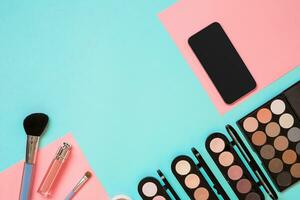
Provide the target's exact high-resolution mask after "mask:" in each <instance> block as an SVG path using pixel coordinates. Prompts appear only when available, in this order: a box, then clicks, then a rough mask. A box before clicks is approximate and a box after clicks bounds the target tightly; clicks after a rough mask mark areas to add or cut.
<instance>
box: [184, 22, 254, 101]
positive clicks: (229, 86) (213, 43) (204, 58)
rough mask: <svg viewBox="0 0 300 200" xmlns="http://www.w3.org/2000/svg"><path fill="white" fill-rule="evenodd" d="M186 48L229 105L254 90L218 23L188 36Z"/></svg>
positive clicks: (243, 65) (246, 72) (251, 78)
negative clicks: (187, 46) (190, 49)
mask: <svg viewBox="0 0 300 200" xmlns="http://www.w3.org/2000/svg"><path fill="white" fill-rule="evenodd" d="M188 43H189V45H190V46H191V48H192V50H193V51H194V53H195V54H196V56H197V58H198V59H199V61H200V63H201V65H202V66H203V67H204V69H205V71H206V73H207V74H208V76H209V77H210V79H211V81H212V82H213V84H214V85H215V87H216V88H217V90H218V92H219V93H220V95H221V96H222V98H223V100H224V101H225V103H227V104H231V103H233V102H235V101H236V100H238V99H239V98H241V97H242V96H244V95H245V94H247V93H248V92H250V91H251V90H253V89H254V88H255V87H256V83H255V80H254V79H253V77H252V75H251V74H250V72H249V70H248V69H247V67H246V65H245V63H244V62H243V60H242V58H241V57H240V55H239V54H238V52H237V51H236V49H235V48H234V46H233V44H232V43H231V42H230V39H229V38H228V36H227V35H226V33H225V31H224V30H223V28H222V27H221V25H220V24H219V23H217V22H215V23H212V24H210V25H209V26H208V27H206V28H205V29H203V30H201V31H199V32H198V33H196V34H195V35H193V36H191V37H190V38H189V40H188Z"/></svg>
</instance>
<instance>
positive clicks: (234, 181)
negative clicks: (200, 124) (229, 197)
mask: <svg viewBox="0 0 300 200" xmlns="http://www.w3.org/2000/svg"><path fill="white" fill-rule="evenodd" d="M251 130H254V128H253V129H251ZM216 141H217V142H219V143H220V144H222V145H224V147H223V148H222V149H223V150H222V151H215V150H214V149H213V147H214V146H218V144H216ZM212 143H214V144H213V145H212ZM206 148H207V151H208V153H209V154H210V156H211V157H212V158H213V160H214V161H215V163H216V165H217V166H218V168H219V169H220V171H221V172H222V174H223V175H224V178H225V179H226V180H227V182H228V183H229V185H230V186H231V187H232V189H233V191H234V192H235V194H236V195H237V196H238V198H239V199H248V200H263V199H264V195H263V193H262V192H261V190H260V189H259V186H258V185H257V184H256V182H255V181H254V179H253V177H252V176H251V175H250V173H249V171H248V170H247V168H246V166H245V165H244V163H243V162H242V160H241V159H240V157H239V156H238V154H237V152H236V151H235V149H234V148H233V146H232V144H231V143H230V142H229V140H228V139H227V138H226V136H225V135H223V134H221V133H213V134H211V135H210V136H209V137H208V138H207V140H206Z"/></svg>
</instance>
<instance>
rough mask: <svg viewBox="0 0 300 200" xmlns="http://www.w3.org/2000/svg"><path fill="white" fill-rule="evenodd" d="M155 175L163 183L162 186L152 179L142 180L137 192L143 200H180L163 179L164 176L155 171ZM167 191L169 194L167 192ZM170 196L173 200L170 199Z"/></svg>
mask: <svg viewBox="0 0 300 200" xmlns="http://www.w3.org/2000/svg"><path fill="white" fill-rule="evenodd" d="M157 174H158V175H159V176H160V179H161V180H162V182H163V185H162V184H161V183H160V181H159V180H157V179H156V178H154V177H150V176H149V177H146V178H143V179H142V180H141V181H140V183H139V185H138V192H139V194H140V196H141V197H142V199H143V200H171V199H175V200H180V198H179V197H178V195H177V193H176V192H175V190H174V189H173V187H172V186H171V184H170V183H169V181H168V180H167V178H166V177H165V175H164V174H163V173H162V172H161V171H160V170H157ZM167 191H169V193H168V192H167ZM169 194H171V195H172V197H173V198H171V197H170V195H169Z"/></svg>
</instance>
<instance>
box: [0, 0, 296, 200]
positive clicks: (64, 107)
mask: <svg viewBox="0 0 300 200" xmlns="http://www.w3.org/2000/svg"><path fill="white" fill-rule="evenodd" d="M174 2H175V0H165V1H140V0H130V1H116V0H110V1H103V0H102V1H100V0H85V1H78V0H72V1H71V0H65V1H57V0H51V1H50V0H45V1H38V0H32V1H30V2H29V1H16V0H2V1H1V2H0V55H1V59H0V75H1V78H0V97H1V101H0V102H1V104H0V113H1V114H0V128H1V131H0V138H1V145H0V160H1V161H0V171H3V170H4V169H6V168H8V167H9V166H11V165H12V164H14V163H16V162H17V161H19V160H20V159H23V158H24V154H25V152H24V150H25V141H26V135H25V133H24V130H23V127H22V121H23V118H24V117H25V116H26V115H27V114H29V113H31V112H36V111H38V112H45V113H47V114H49V116H50V119H51V122H50V125H49V129H48V131H47V133H46V134H45V135H44V136H43V138H42V146H45V145H47V144H48V143H50V142H52V141H54V140H55V139H57V138H59V137H61V136H63V135H64V134H65V133H66V132H72V133H73V135H74V137H75V139H76V140H77V141H78V143H79V144H80V146H81V148H82V150H83V152H84V154H85V155H86V157H87V159H88V160H89V162H90V164H91V166H92V168H93V169H94V170H95V172H96V175H97V177H98V178H99V179H100V180H101V182H102V184H103V185H104V187H105V188H106V190H107V191H108V193H109V194H110V195H111V196H113V195H116V194H120V193H124V194H127V195H129V196H131V197H132V198H133V199H140V198H139V195H138V193H137V184H138V182H139V180H140V179H141V178H143V177H145V176H148V175H151V176H156V173H155V171H156V169H158V168H160V169H161V170H162V171H163V172H164V173H165V175H166V176H167V178H168V179H169V181H170V182H171V183H172V185H173V186H174V188H175V189H176V191H178V193H179V194H180V196H181V197H182V198H183V199H187V196H186V195H185V193H184V192H183V190H182V189H181V187H180V186H179V184H178V183H177V181H176V180H175V178H174V176H172V174H171V171H170V164H171V162H172V160H173V158H174V157H176V156H177V155H180V154H187V155H192V154H191V152H190V148H191V147H192V146H195V147H197V148H198V149H199V151H200V152H201V153H202V155H203V157H204V159H205V160H207V161H208V164H209V165H210V166H211V167H212V169H213V171H215V172H216V174H217V176H218V177H220V180H221V182H222V184H223V185H224V186H225V189H226V190H228V191H229V192H230V194H231V197H232V199H235V197H234V195H233V193H232V192H231V190H230V189H229V187H228V185H227V183H226V182H225V180H224V179H223V178H222V177H221V176H220V172H219V171H218V170H217V168H216V166H215V165H214V164H213V162H212V160H211V159H210V157H209V156H208V154H207V152H206V151H205V149H204V141H205V138H206V137H207V136H208V135H209V134H210V133H212V132H215V131H221V132H225V130H224V125H225V124H227V123H231V124H234V123H235V121H236V120H238V119H239V118H241V117H242V116H244V115H245V114H246V113H248V112H249V111H251V110H253V109H254V108H256V107H257V106H259V105H260V104H262V103H264V102H265V101H266V100H268V99H270V98H271V97H273V96H274V95H275V94H277V93H279V92H280V91H282V90H283V89H285V88H287V87H288V86H290V85H291V84H292V83H294V82H296V81H297V80H299V76H300V68H297V69H295V70H294V71H292V72H290V73H289V74H287V75H286V76H284V77H283V78H282V79H280V80H278V81H276V82H275V83H273V84H271V85H270V86H269V87H267V88H265V89H264V90H262V91H260V92H259V93H258V94H256V95H254V96H252V97H251V98H249V99H248V100H247V101H246V102H244V103H243V104H241V105H239V106H238V107H236V108H235V109H233V110H232V111H230V112H229V113H227V114H226V115H224V116H221V115H220V114H219V113H218V111H217V110H216V108H215V107H214V105H213V104H212V102H211V101H210V99H209V97H208V96H207V93H206V92H205V90H204V89H203V87H202V86H201V85H200V84H199V82H198V80H197V78H196V77H195V76H194V74H193V73H192V71H191V70H190V68H189V66H188V65H187V63H186V62H185V60H184V59H183V57H182V55H181V54H180V52H179V51H178V49H177V48H176V46H175V44H174V43H173V41H172V39H171V38H170V36H169V35H168V33H167V32H166V30H165V29H164V27H163V26H162V24H161V23H160V21H159V19H158V17H157V14H158V13H159V12H161V11H162V10H164V9H166V8H167V7H169V6H170V5H172V4H173V3H174ZM78 164H80V163H78ZM74 167H76V166H74ZM156 177H157V176H156ZM297 195H300V185H299V184H297V185H295V186H293V187H291V188H290V189H289V190H287V191H286V192H284V193H282V194H280V197H282V199H295V198H297Z"/></svg>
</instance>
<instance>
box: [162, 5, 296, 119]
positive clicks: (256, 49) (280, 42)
mask: <svg viewBox="0 0 300 200" xmlns="http://www.w3.org/2000/svg"><path fill="white" fill-rule="evenodd" d="M299 7H300V1H297V0H284V1H283V0H279V1H271V0H265V1H261V0H251V1H240V0H226V1H218V0H184V1H179V2H178V3H176V4H174V5H173V6H171V7H170V8H168V9H167V10H165V11H163V12H162V13H160V14H159V17H160V19H161V21H162V22H163V24H164V26H165V27H166V29H167V30H168V32H169V33H170V35H171V37H172V38H173V40H174V41H175V43H176V45H177V46H178V48H179V49H180V51H181V52H182V54H183V56H184V58H185V59H186V60H187V62H188V64H189V65H190V66H191V68H192V70H193V71H194V73H195V74H196V76H197V77H198V78H199V80H200V82H201V83H202V85H203V86H204V88H205V89H206V91H207V92H208V94H209V96H210V97H211V99H212V101H213V103H214V104H215V106H216V107H217V109H218V110H219V111H220V113H222V114H224V113H225V112H227V111H229V110H230V109H231V108H232V107H233V106H236V105H237V104H238V103H240V102H241V101H243V100H245V99H246V98H247V96H249V95H252V94H254V93H255V92H257V91H259V90H261V89H262V88H264V87H266V86H267V85H268V84H270V83H272V82H273V81H275V80H276V79H278V78H280V77H281V76H283V75H284V74H285V73H287V72H288V71H290V70H292V69H293V68H295V67H296V66H297V65H298V64H299V63H300V51H299V49H300V39H299V36H300V12H299ZM215 21H217V22H219V23H221V25H222V27H223V28H224V30H225V32H226V33H227V35H228V36H229V38H230V39H231V41H232V43H233V45H234V46H235V48H236V49H237V51H238V52H239V54H240V56H241V57H242V59H243V60H244V62H245V63H246V65H247V67H248V69H249V70H250V72H251V74H252V75H253V77H254V78H255V80H256V82H257V88H256V89H255V90H254V91H253V92H251V93H249V94H248V95H247V96H245V97H243V98H241V99H240V100H238V101H237V102H235V103H234V104H232V105H227V104H226V103H225V102H224V101H223V99H222V98H221V96H220V95H219V93H218V92H217V90H216V88H215V87H214V85H213V83H212V82H211V81H210V79H209V77H208V75H207V74H206V72H205V71H204V69H203V68H202V66H201V65H200V63H199V61H198V60H197V58H196V56H195V55H194V53H193V52H192V50H191V48H190V47H189V45H188V42H187V41H188V38H189V37H190V36H191V35H193V34H195V33H196V32H198V31H199V30H201V29H203V28H205V27H206V26H208V25H209V24H211V23H212V22H215Z"/></svg>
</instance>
